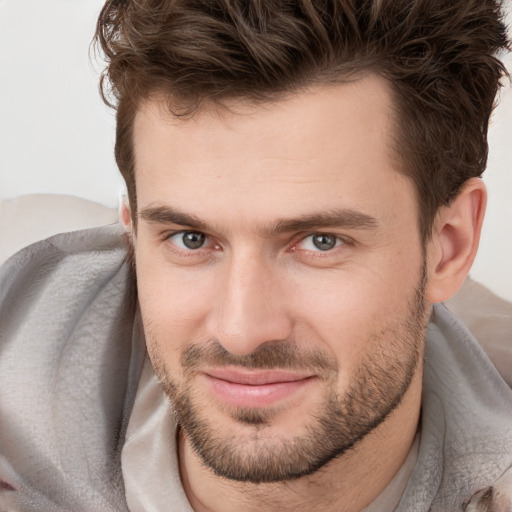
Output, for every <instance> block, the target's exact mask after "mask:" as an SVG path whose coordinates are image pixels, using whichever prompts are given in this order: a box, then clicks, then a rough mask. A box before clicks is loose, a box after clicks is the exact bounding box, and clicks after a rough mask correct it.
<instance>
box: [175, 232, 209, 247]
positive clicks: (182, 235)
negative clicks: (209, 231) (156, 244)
mask: <svg viewBox="0 0 512 512" xmlns="http://www.w3.org/2000/svg"><path fill="white" fill-rule="evenodd" d="M167 239H168V240H170V241H171V242H172V243H173V244H174V245H175V246H176V247H178V248H179V249H183V250H189V251H193V250H197V249H201V248H202V247H204V245H205V243H206V241H207V237H206V235H205V234H204V233H201V232H200V231H180V232H179V233H175V234H173V235H170V236H169V237H168V238H167Z"/></svg>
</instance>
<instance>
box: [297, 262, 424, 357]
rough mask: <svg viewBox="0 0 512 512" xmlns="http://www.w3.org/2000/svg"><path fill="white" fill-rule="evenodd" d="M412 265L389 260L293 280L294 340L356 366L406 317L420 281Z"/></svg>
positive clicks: (419, 272) (416, 267) (417, 269)
mask: <svg viewBox="0 0 512 512" xmlns="http://www.w3.org/2000/svg"><path fill="white" fill-rule="evenodd" d="M412 259H413V258H412V257H411V258H409V261H411V260H412ZM414 261H415V265H414V266H413V265H411V264H406V263H405V262H399V261H393V259H392V258H391V259H389V260H388V261H387V262H386V261H382V260H381V261H380V265H379V264H378V263H377V262H375V264H373V265H368V266H365V267H364V268H362V267H361V268H358V269H356V268H352V269H350V271H345V270H336V271H332V272H328V273H325V274H323V275H322V274H318V275H316V276H315V278H314V279H306V278H304V276H302V279H297V280H295V282H294V283H293V285H292V293H291V294H290V297H292V300H293V304H294V305H293V306H292V310H293V311H295V313H296V315H297V317H296V320H297V322H296V326H297V331H298V333H297V335H298V338H299V339H304V340H308V339H316V340H319V341H320V342H321V343H322V344H323V345H324V349H325V350H328V351H329V352H330V353H331V354H332V355H334V356H335V357H336V358H337V359H338V361H340V363H341V361H344V362H345V364H347V363H348V362H351V364H356V360H357V359H359V358H360V357H361V355H362V354H364V353H365V352H367V351H368V344H369V343H370V340H373V339H379V338H381V337H382V336H383V333H385V332H386V331H388V330H389V329H390V328H393V327H394V326H396V325H397V323H400V322H401V321H403V320H404V317H407V316H408V315H409V312H410V309H411V307H413V306H412V300H413V297H414V294H415V290H416V288H417V286H418V284H419V281H420V277H421V266H420V263H419V261H418V260H416V259H415V260H414Z"/></svg>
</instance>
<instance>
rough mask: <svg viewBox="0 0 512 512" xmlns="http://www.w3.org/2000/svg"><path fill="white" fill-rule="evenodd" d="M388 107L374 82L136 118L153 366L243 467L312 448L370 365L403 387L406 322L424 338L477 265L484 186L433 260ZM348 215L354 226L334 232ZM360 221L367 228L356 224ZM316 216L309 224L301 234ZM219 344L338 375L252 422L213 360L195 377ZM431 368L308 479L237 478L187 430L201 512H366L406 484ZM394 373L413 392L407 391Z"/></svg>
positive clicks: (463, 202)
mask: <svg viewBox="0 0 512 512" xmlns="http://www.w3.org/2000/svg"><path fill="white" fill-rule="evenodd" d="M391 101H392V100H391V95H390V92H389V89H388V84H387V83H386V82H385V81H384V80H383V79H380V78H378V77H375V76H368V77H366V78H363V79H361V80H359V81H356V82H353V83H350V84H344V85H338V86H332V87H327V86H321V87H317V88H313V89H310V90H307V91H304V92H301V93H300V94H296V95H293V96H290V97H289V98H287V99H285V100H281V101H279V102H277V103H274V104H271V105H266V106H261V105H260V106H255V105H250V104H243V103H238V104H232V105H230V107H231V108H230V109H229V110H226V109H221V108H215V107H208V106H205V107H203V108H202V109H201V111H200V112H198V113H197V114H196V115H195V116H194V117H192V118H191V119H188V120H185V121H183V120H177V119H173V118H172V117H171V116H170V115H169V114H168V112H166V110H165V106H164V102H162V101H161V100H159V99H158V98H154V99H153V100H152V101H147V102H145V103H144V104H143V105H142V106H141V107H140V110H139V111H138V114H137V116H136V120H135V126H134V145H135V159H136V186H137V198H138V208H139V209H138V212H137V226H134V236H133V239H134V250H135V259H136V268H137V280H138V288H139V301H140V305H141V311H142V317H143V322H144V328H145V332H146V337H147V344H148V353H149V356H150V358H151V361H152V363H153V366H154V367H155V370H156V372H157V375H158V376H159V378H160V380H161V382H162V385H163V387H164V389H166V390H167V391H168V392H169V393H170V394H171V395H172V391H170V390H169V387H170V383H172V384H173V385H174V386H175V387H176V388H177V389H179V390H181V391H183V389H184V384H186V385H187V386H188V388H189V390H190V393H191V395H192V400H193V401H194V403H195V405H196V407H197V409H198V410H199V411H200V414H201V416H202V418H207V419H208V421H209V424H210V426H211V427H212V428H214V429H215V432H216V435H221V438H222V440H223V441H226V442H227V441H230V442H232V441H233V440H234V444H235V447H236V450H238V451H237V453H239V454H240V456H241V457H242V458H246V459H247V458H250V457H251V455H252V454H254V453H258V451H259V450H261V449H263V448H264V447H269V446H270V451H272V450H279V448H280V447H281V445H282V443H283V441H287V440H290V439H292V438H293V437H297V436H298V437H301V436H302V437H304V436H306V434H307V428H308V426H310V425H311V424H312V422H313V421H314V419H313V416H314V414H318V413H319V412H320V411H321V410H322V406H323V402H324V401H325V398H326V396H329V393H331V392H332V393H335V395H336V396H337V397H339V398H340V400H342V399H343V397H346V396H347V394H348V392H349V390H350V389H351V385H352V384H353V383H354V381H356V380H357V379H358V378H359V377H358V369H360V368H361V367H362V366H363V365H364V364H366V363H368V364H369V361H370V362H373V364H375V363H376V364H378V365H379V366H381V367H383V368H388V369H389V368H391V369H393V371H392V372H391V373H394V367H393V364H394V362H396V361H397V360H400V359H401V358H405V355H404V354H408V355H411V354H421V353H422V350H423V337H422V336H417V337H416V338H417V339H415V337H414V336H411V332H410V331H409V330H407V329H406V327H405V324H406V323H407V321H408V319H410V318H411V316H412V317H414V318H415V321H416V324H417V326H419V327H420V328H423V327H424V325H425V324H426V320H427V317H428V313H429V309H430V306H428V304H429V303H431V302H434V301H436V300H444V298H447V296H449V295H450V294H452V293H454V292H455V291H456V289H457V288H458V286H460V284H461V282H462V280H463V278H464V276H465V273H467V270H468V269H469V265H470V264H471V262H472V258H473V257H474V252H476V247H477V245H478V233H479V229H480V226H481V220H482V218H483V209H484V205H485V190H484V189H483V185H480V184H479V183H476V182H472V183H470V184H469V185H468V187H466V189H465V190H464V192H463V193H461V195H460V198H459V199H458V200H457V201H456V202H455V203H454V204H453V205H452V206H451V207H450V208H446V209H443V210H442V211H441V212H440V215H439V218H438V219H437V221H436V225H435V227H434V235H433V237H432V240H431V241H430V242H429V243H428V245H427V247H426V248H425V251H424V248H423V246H422V243H421V240H420V237H419V230H418V226H417V221H416V219H417V203H416V198H415V192H414V186H413V183H412V182H411V181H410V180H409V179H408V178H407V177H406V176H404V175H403V174H401V173H399V172H398V170H397V169H398V163H397V159H396V158H394V157H393V151H392V147H391V140H390V134H392V133H393V116H392V114H391V112H392V104H391ZM171 210H172V211H171ZM333 211H337V212H338V213H339V212H340V211H342V212H344V217H343V216H342V218H340V217H339V216H338V219H337V221H336V222H331V221H332V219H330V221H329V223H328V225H327V223H326V219H325V217H326V214H327V213H328V214H332V212H333ZM347 211H349V212H350V213H351V215H352V217H350V216H349V217H348V218H347V215H346V212H347ZM176 212H180V216H177V215H176ZM354 212H355V213H354ZM183 213H185V214H187V215H188V217H186V218H185V217H184V216H183V215H182V214H183ZM354 215H355V218H356V219H357V220H358V222H352V221H351V222H348V220H350V219H352V220H353V219H354ZM190 216H193V219H191V218H190ZM322 216H323V217H322ZM358 216H359V217H361V216H364V220H365V222H360V221H361V218H359V217H358ZM127 217H128V214H127ZM304 218H308V219H309V222H308V223H307V224H304V223H302V224H300V223H298V222H297V220H304ZM284 224H286V225H287V228H286V229H281V230H279V229H276V226H283V225H284ZM183 230H194V231H199V232H201V233H204V234H205V235H206V238H205V244H204V245H203V246H202V247H200V248H199V249H197V250H191V249H188V248H187V247H185V246H184V245H183V236H182V231H183ZM314 233H325V234H328V235H332V236H334V237H336V238H335V239H336V245H335V247H333V248H332V249H330V250H326V251H320V250H318V248H317V247H315V246H314V244H313V243H312V238H311V235H312V234H314ZM424 270H425V271H426V285H425V288H424V290H423V296H424V298H425V299H426V301H427V306H425V308H424V310H420V311H419V312H418V305H417V304H415V303H414V300H413V298H414V297H415V293H416V292H417V291H418V290H420V289H421V284H422V281H423V280H422V276H423V271H424ZM420 309H421V308H420ZM212 340H215V343H217V344H218V345H220V346H221V347H222V348H223V349H224V350H225V352H226V353H227V354H229V355H230V357H233V358H237V357H238V358H241V359H239V360H240V361H242V360H243V361H247V360H248V359H247V358H250V356H251V354H255V353H258V351H260V350H262V347H267V346H269V345H270V346H276V345H279V344H282V345H283V346H285V347H286V349H287V350H288V347H293V350H296V351H297V352H298V353H300V354H305V353H308V351H315V352H317V353H319V354H322V355H323V356H325V357H326V358H327V359H328V360H329V361H331V362H334V364H335V368H336V371H335V372H331V373H330V374H329V376H328V377H327V376H326V377H325V378H324V376H322V375H320V373H319V372H318V371H317V370H316V369H311V368H310V369H309V370H308V368H307V365H306V368H301V371H304V372H305V373H307V377H308V381H307V383H306V384H305V385H304V386H301V387H300V388H299V389H298V390H296V391H293V392H292V393H290V394H287V395H286V396H284V398H281V399H279V400H277V401H274V402H271V403H270V404H267V405H261V404H255V406H254V407H253V408H252V407H251V406H250V405H251V404H249V405H247V404H246V407H245V408H244V407H242V409H244V410H246V411H247V410H248V409H256V411H257V412H258V414H259V416H260V418H261V419H262V421H261V422H260V424H248V423H247V422H242V421H240V420H239V418H238V419H237V417H236V415H235V413H234V412H235V411H234V409H235V408H234V406H232V405H231V404H229V403H226V402H225V401H224V400H223V399H222V398H219V396H218V395H216V394H215V392H214V391H212V388H211V386H210V385H209V381H208V379H207V378H205V374H204V372H205V371H206V372H207V370H208V368H210V367H211V364H210V362H209V360H206V363H208V364H209V365H210V366H208V364H206V363H205V365H206V366H205V365H203V366H201V365H199V366H200V370H199V371H193V372H188V373H187V370H186V369H185V368H184V367H183V365H182V356H183V354H184V353H186V352H187V349H189V348H190V346H191V345H194V346H196V347H199V349H200V350H201V349H202V348H203V349H204V348H206V347H208V346H209V345H211V344H212ZM244 358H245V359H244ZM416 358H417V364H416V366H415V367H414V371H413V375H412V380H411V382H410V383H409V382H407V385H408V386H407V389H406V391H405V394H403V396H402V397H401V400H400V402H399V404H398V405H397V406H396V407H395V408H394V409H393V410H392V412H391V413H390V414H389V415H387V416H386V417H385V418H384V420H383V421H382V422H381V423H380V424H379V425H378V426H377V427H376V428H374V429H373V430H371V431H370V432H369V433H368V434H367V435H365V436H364V437H363V438H362V439H361V440H360V441H359V442H358V443H357V444H356V445H355V446H354V447H353V448H352V449H348V450H346V451H345V452H344V453H343V454H342V455H340V456H338V457H335V458H334V459H332V460H330V461H329V462H328V463H327V464H325V465H324V466H323V467H322V468H321V469H320V470H319V471H317V472H314V473H312V474H310V475H308V476H302V477H300V478H295V479H292V480H288V481H278V482H271V483H250V482H238V481H234V480H230V479H226V478H222V477H220V476H218V475H217V474H216V473H215V472H214V471H213V470H212V469H211V468H209V467H207V466H206V465H205V464H204V463H203V462H202V459H201V457H200V456H199V455H198V453H197V452H196V451H195V450H194V448H193V447H192V443H191V439H190V436H189V435H188V434H187V431H186V430H183V429H182V430H180V433H179V447H180V448H179V450H180V452H179V461H180V470H181V477H182V481H183V484H184V488H185V491H186V493H187V496H188V498H189V501H190V503H191V504H192V506H193V508H194V510H196V511H197V512H200V511H223V512H229V511H231V510H233V511H252V510H262V508H263V509H264V510H278V509H279V510H290V511H292V510H293V511H300V510H308V511H315V510H322V511H329V510H333V511H334V510H336V511H340V510H343V511H357V510H361V509H362V508H363V507H365V506H366V505H368V504H369V503H371V502H372V501H373V500H374V499H375V497H377V496H378V494H379V493H380V492H381V491H382V490H383V489H384V488H385V486H386V485H387V484H388V483H389V482H390V480H391V479H392V478H393V476H394V475H395V473H396V472H397V471H398V469H399V468H400V466H401V465H402V463H403V462H404V460H405V458H406V456H407V454H408V452H409V449H410V447H411V444H412V442H413V439H414V436H415V434H416V430H417V424H418V417H419V411H420V405H421V371H422V367H421V357H419V358H418V357H417V356H416ZM308 372H309V373H308ZM255 373H258V372H257V371H255ZM395 373H397V375H396V380H397V382H398V383H400V382H401V381H403V380H404V379H405V377H404V375H401V374H400V372H395ZM310 377H311V378H310ZM374 380H375V379H374ZM370 384H371V385H373V386H374V387H375V390H377V391H378V390H379V389H380V386H379V382H373V381H371V380H370Z"/></svg>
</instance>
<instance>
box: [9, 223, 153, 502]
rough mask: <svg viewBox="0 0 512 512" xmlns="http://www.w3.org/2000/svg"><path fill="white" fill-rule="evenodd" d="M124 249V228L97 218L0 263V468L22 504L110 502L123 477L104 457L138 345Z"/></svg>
mask: <svg viewBox="0 0 512 512" xmlns="http://www.w3.org/2000/svg"><path fill="white" fill-rule="evenodd" d="M127 255H128V252H127V248H126V241H125V239H124V235H123V229H122V228H120V227H119V226H106V227H102V228H94V229H88V230H84V231H76V232H73V233H67V234H62V235H56V236H54V237H51V238H49V239H47V240H44V241H41V242H37V243H36V244H33V245H31V246H29V247H27V248H25V249H23V250H22V251H21V252H19V253H17V254H15V255H14V256H13V257H11V258H10V259H9V260H8V261H7V262H6V263H5V264H4V266H3V267H2V268H1V269H0V389H2V402H1V414H2V432H1V434H0V479H1V480H4V481H6V482H7V483H8V485H9V486H10V487H12V488H14V489H15V490H16V492H17V493H18V495H19V500H20V503H21V502H23V503H35V504H37V505H34V506H33V507H30V506H26V507H25V508H22V510H45V509H48V508H47V507H49V505H48V504H49V503H51V504H59V505H61V506H62V510H82V509H83V505H84V503H85V502H87V503H88V504H94V506H93V507H92V508H94V509H96V510H110V509H111V508H110V507H109V505H108V503H110V502H112V499H113V496H114V495H115V489H116V487H117V488H119V486H122V483H120V481H119V472H118V471H117V470H116V469H112V464H113V463H115V462H114V461H115V460H116V457H117V452H118V449H119V442H120V438H121V437H122V430H121V429H122V424H123V421H124V418H125V417H126V410H127V396H128V395H129V393H130V390H129V388H130V381H131V380H133V378H131V377H130V376H133V374H134V372H133V371H132V366H133V367H136V366H137V364H136V362H137V360H138V359H137V358H140V357H139V356H140V354H141V353H142V354H143V348H141V347H142V340H141V339H139V341H141V343H139V344H140V345H141V347H138V346H137V349H136V350H134V346H135V345H134V343H135V341H134V339H135V338H137V336H136V333H135V331H136V330H137V329H136V328H135V317H136V290H135V281H134V278H133V272H132V269H131V264H130V262H129V260H128V257H127ZM134 363H135V364H134ZM135 372H136V370H135ZM58 482H61V484H62V485H60V484H59V485H57V483H58ZM64 491H65V492H64ZM118 495H119V500H120V501H119V503H124V493H123V492H122V491H119V494H118ZM22 500H23V501H22ZM82 500H85V502H84V501H82ZM119 503H118V505H116V507H117V508H115V509H117V510H123V507H122V505H119ZM52 510H54V508H52ZM55 510H61V508H55Z"/></svg>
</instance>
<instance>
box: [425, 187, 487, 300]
mask: <svg viewBox="0 0 512 512" xmlns="http://www.w3.org/2000/svg"><path fill="white" fill-rule="evenodd" d="M486 203H487V190H486V188H485V184H484V182H483V181H482V180H481V179H480V178H471V179H469V180H468V181H467V182H466V184H465V185H464V188H463V189H462V190H461V192H459V194H458V195H457V197H456V198H455V199H454V200H453V202H452V203H451V204H450V205H449V206H443V207H441V208H440V209H439V212H438V214H437V217H436V220H435V222H434V228H433V232H432V240H431V241H430V242H429V243H428V245H427V265H428V283H427V289H426V299H427V300H428V301H429V302H431V303H434V302H443V301H445V300H448V299H449V298H450V297H452V296H453V295H455V293H456V292H457V291H458V289H459V288H460V287H461V286H462V283H463V282H464V279H465V278H466V276H467V275H468V273H469V269H470V268H471V265H472V264H473V260H474V259H475V256H476V252H477V249H478V243H479V241H480V232H481V230H482V223H483V220H484V214H485V206H486Z"/></svg>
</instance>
